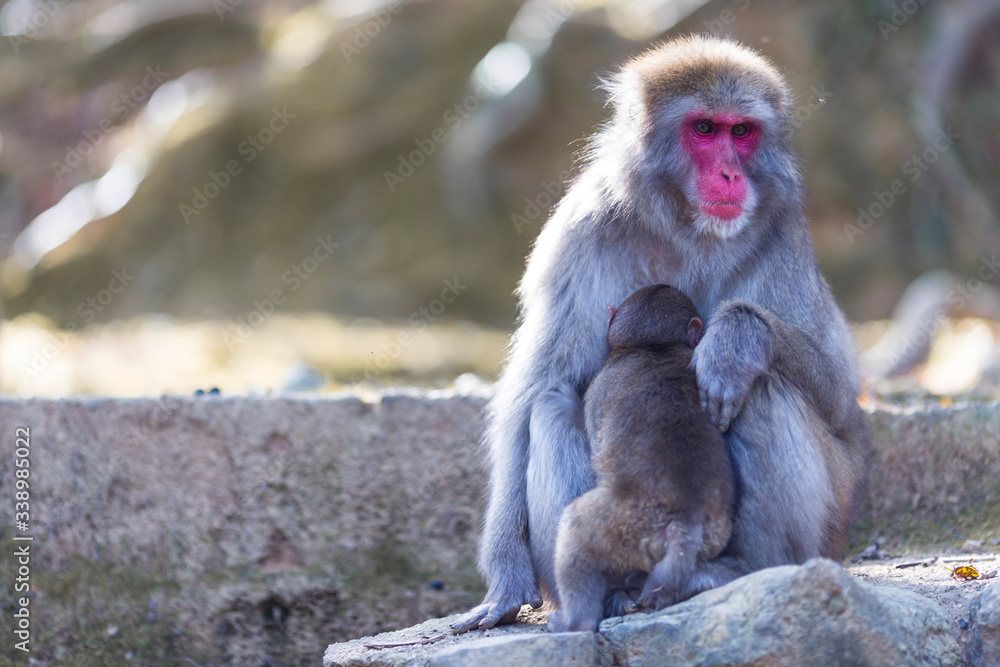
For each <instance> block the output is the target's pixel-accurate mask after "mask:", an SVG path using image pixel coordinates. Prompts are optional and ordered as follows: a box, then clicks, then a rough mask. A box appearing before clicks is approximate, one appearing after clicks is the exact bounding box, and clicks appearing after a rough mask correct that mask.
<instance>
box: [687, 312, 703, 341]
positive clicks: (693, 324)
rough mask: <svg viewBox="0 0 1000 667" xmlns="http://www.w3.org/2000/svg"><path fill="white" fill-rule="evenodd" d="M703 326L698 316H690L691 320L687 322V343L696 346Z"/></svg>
mask: <svg viewBox="0 0 1000 667" xmlns="http://www.w3.org/2000/svg"><path fill="white" fill-rule="evenodd" d="M704 328H705V325H704V324H702V321H701V318H700V317H692V318H691V321H690V322H688V344H689V345H690V346H691V347H694V346H696V345H697V344H698V341H700V340H701V332H702V329H704Z"/></svg>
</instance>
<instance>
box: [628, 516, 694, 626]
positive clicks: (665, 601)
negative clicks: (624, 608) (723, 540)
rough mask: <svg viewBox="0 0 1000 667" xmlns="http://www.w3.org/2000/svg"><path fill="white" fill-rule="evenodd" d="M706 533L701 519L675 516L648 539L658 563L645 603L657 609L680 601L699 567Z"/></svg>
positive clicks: (643, 598) (644, 594)
mask: <svg viewBox="0 0 1000 667" xmlns="http://www.w3.org/2000/svg"><path fill="white" fill-rule="evenodd" d="M703 533H704V531H703V528H702V525H701V523H700V522H686V521H682V520H675V521H673V522H671V523H670V525H668V526H667V527H666V528H665V529H664V530H663V531H660V532H659V533H658V534H657V535H656V536H655V537H654V538H653V539H651V540H650V541H649V542H648V547H647V549H648V551H649V554H650V560H651V561H652V562H654V563H656V564H655V565H654V567H653V571H652V572H650V573H649V576H648V577H647V578H646V584H645V586H643V589H642V595H640V597H639V605H640V606H641V607H644V608H647V609H652V610H657V609H663V608H664V607H668V606H670V605H672V604H674V603H676V602H680V600H681V596H682V595H683V594H684V591H685V589H686V584H687V582H688V581H689V580H690V579H691V577H693V576H694V574H695V572H696V570H697V566H698V552H699V551H700V550H701V544H702V539H703ZM657 556H659V559H658V560H657Z"/></svg>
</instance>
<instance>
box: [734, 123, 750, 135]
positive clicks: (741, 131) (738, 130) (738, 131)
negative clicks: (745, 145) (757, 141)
mask: <svg viewBox="0 0 1000 667" xmlns="http://www.w3.org/2000/svg"><path fill="white" fill-rule="evenodd" d="M749 131H750V128H748V127H747V126H746V125H744V124H743V123H740V124H739V125H733V136H734V137H742V136H743V135H745V134H746V133H747V132H749Z"/></svg>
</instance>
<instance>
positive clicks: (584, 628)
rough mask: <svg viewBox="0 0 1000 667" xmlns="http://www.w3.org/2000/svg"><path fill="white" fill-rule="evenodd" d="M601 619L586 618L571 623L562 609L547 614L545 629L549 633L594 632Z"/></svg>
mask: <svg viewBox="0 0 1000 667" xmlns="http://www.w3.org/2000/svg"><path fill="white" fill-rule="evenodd" d="M600 620H601V619H599V618H587V619H583V620H578V621H577V622H576V623H571V622H570V621H569V620H568V619H567V618H566V614H565V613H564V611H563V610H562V609H559V610H557V611H554V612H552V613H551V614H549V619H548V623H547V624H546V627H547V628H548V631H549V632H596V631H597V624H598V622H599V621H600Z"/></svg>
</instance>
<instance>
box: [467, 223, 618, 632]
mask: <svg viewBox="0 0 1000 667" xmlns="http://www.w3.org/2000/svg"><path fill="white" fill-rule="evenodd" d="M563 206H564V205H563V204H561V205H560V212H557V214H556V217H555V218H554V219H553V220H551V221H550V222H549V223H547V225H546V227H545V229H543V231H542V233H541V235H540V236H539V239H538V241H537V243H536V246H535V249H534V251H533V252H532V257H531V259H530V260H529V262H528V268H527V270H526V272H525V276H524V279H523V281H522V284H521V287H520V294H521V303H522V309H523V311H522V312H523V313H524V319H523V322H522V324H521V326H520V327H518V330H517V333H516V334H515V335H514V338H513V342H512V345H511V353H510V357H509V359H508V364H507V367H506V368H505V369H504V372H503V375H502V377H501V379H500V381H499V382H498V383H497V393H496V395H495V396H494V399H493V400H492V401H491V404H490V411H489V426H488V429H487V433H486V441H487V443H488V445H489V448H490V461H491V472H490V484H489V496H488V502H487V507H486V515H485V519H484V522H483V533H482V536H481V540H480V545H479V570H480V572H482V574H483V575H484V577H485V578H486V582H487V586H488V587H489V590H488V592H487V594H486V597H485V598H484V600H483V603H482V604H481V605H479V606H478V607H476V608H475V609H473V610H472V611H471V612H469V613H468V614H467V615H465V616H464V617H463V618H461V619H460V620H459V621H457V622H456V623H455V624H453V626H452V627H453V629H454V630H455V631H456V632H465V631H468V630H471V629H473V628H476V627H479V628H483V629H486V628H491V627H493V626H495V625H497V624H498V623H505V622H512V621H513V620H514V618H515V617H516V616H517V612H518V610H519V609H520V607H521V605H522V604H524V603H529V604H532V605H533V606H537V605H538V604H540V603H541V597H540V596H539V583H538V580H539V579H541V580H542V588H543V589H545V590H546V591H548V593H547V594H554V590H555V581H554V569H553V568H554V565H553V550H554V545H555V533H556V526H557V522H558V519H559V516H560V514H561V512H562V509H563V507H565V505H566V504H567V503H568V502H569V501H570V500H572V499H573V498H574V497H576V496H577V495H579V494H580V493H581V492H583V491H585V490H586V489H587V488H589V487H590V485H591V484H592V472H591V470H590V465H589V449H588V448H587V441H586V436H585V435H584V433H583V427H582V424H580V423H578V422H577V412H578V411H576V410H570V409H565V408H566V407H567V406H572V405H576V404H579V402H580V401H581V393H582V391H583V389H584V388H585V387H586V385H587V384H588V383H589V382H590V379H591V378H592V377H593V375H594V373H595V372H596V371H597V369H598V368H599V367H600V364H601V362H602V361H603V359H604V355H605V354H606V351H605V347H604V333H605V329H606V323H605V309H606V307H607V305H608V304H612V303H620V301H621V299H622V298H624V297H623V296H622V295H621V292H622V291H624V290H623V288H622V286H621V282H622V281H621V279H620V278H618V279H609V278H608V276H607V273H606V272H607V271H608V270H617V269H615V268H614V264H610V267H611V268H610V269H607V268H605V267H606V266H608V265H605V264H604V263H602V262H600V261H598V259H597V258H592V257H583V258H581V257H580V255H581V253H582V252H583V251H582V250H581V248H588V249H591V248H594V247H595V246H596V245H597V243H596V241H595V240H594V239H591V238H581V237H580V235H584V236H586V235H588V234H590V233H592V232H591V231H589V229H590V226H588V225H585V224H583V223H582V221H579V220H577V221H575V223H577V224H576V225H575V229H574V230H573V231H572V232H570V231H567V230H566V229H565V227H564V223H565V221H562V222H561V218H560V216H562V215H565V213H563V212H562V210H563V208H562V207H563ZM588 252H590V251H589V250H588ZM580 264H583V265H584V266H586V267H587V269H588V271H589V272H588V273H581V271H580V269H579V268H578V267H579V265H580ZM609 285H610V287H609ZM529 477H530V478H531V479H530V480H529ZM529 515H530V516H529Z"/></svg>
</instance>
